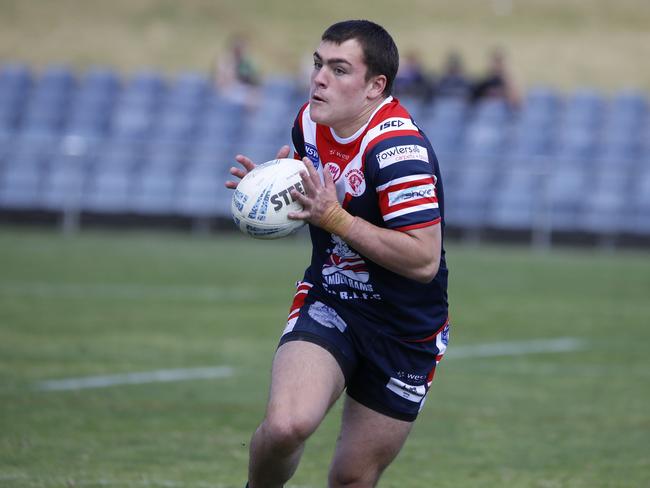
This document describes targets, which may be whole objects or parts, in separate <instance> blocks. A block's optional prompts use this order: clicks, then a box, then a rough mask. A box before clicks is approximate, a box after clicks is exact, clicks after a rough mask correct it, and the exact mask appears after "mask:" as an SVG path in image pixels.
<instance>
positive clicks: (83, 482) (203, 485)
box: [0, 473, 311, 488]
mask: <svg viewBox="0 0 650 488" xmlns="http://www.w3.org/2000/svg"><path fill="white" fill-rule="evenodd" d="M45 479H46V477H45V476H43V477H39V476H37V475H27V474H16V475H12V474H6V475H5V474H2V473H0V482H2V481H18V480H20V481H21V482H22V484H24V483H30V485H24V486H44V485H43V483H44V480H45ZM47 481H48V482H49V483H52V482H54V483H57V486H59V485H60V486H79V487H81V486H118V487H122V488H126V487H129V488H136V487H137V488H149V487H150V488H157V487H160V488H181V487H182V488H232V485H231V484H230V485H225V484H223V483H208V482H202V481H193V482H185V481H173V480H165V479H155V478H147V477H143V478H142V479H140V480H123V479H110V478H98V479H79V478H77V477H75V475H74V474H71V475H70V476H68V477H66V478H54V479H52V478H49V477H47ZM31 483H34V484H33V485H32V484H31ZM289 486H290V487H291V488H311V487H310V486H307V485H289Z"/></svg>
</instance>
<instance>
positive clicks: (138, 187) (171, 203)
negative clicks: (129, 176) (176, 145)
mask: <svg viewBox="0 0 650 488" xmlns="http://www.w3.org/2000/svg"><path fill="white" fill-rule="evenodd" d="M177 180H178V177H177V173H176V172H175V171H170V170H168V169H167V168H158V167H153V166H150V167H145V168H144V169H143V170H142V171H139V172H138V173H137V174H136V175H135V178H134V180H133V185H132V186H131V188H130V193H129V210H130V211H131V212H133V213H135V214H139V215H170V214H173V213H174V209H175V196H176V183H177Z"/></svg>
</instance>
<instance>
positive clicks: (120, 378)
mask: <svg viewBox="0 0 650 488" xmlns="http://www.w3.org/2000/svg"><path fill="white" fill-rule="evenodd" d="M584 348H585V343H584V341H582V340H580V339H576V338H572V337H560V338H557V339H537V340H531V341H515V342H495V343H490V344H477V345H475V346H458V347H451V348H450V349H449V352H448V353H447V355H446V357H448V358H451V359H466V358H489V357H499V356H521V355H525V354H540V353H562V352H572V351H577V350H580V349H584ZM232 375H233V368H231V367H229V366H214V367H205V368H189V369H161V370H157V371H146V372H140V373H125V374H116V375H105V376H87V377H82V378H65V379H59V380H48V381H41V382H40V383H38V384H37V385H36V389H37V390H40V391H66V390H67V391H70V390H85V389H89V388H107V387H111V386H121V385H138V384H144V383H157V382H171V381H187V380H196V379H215V378H227V377H230V376H232Z"/></svg>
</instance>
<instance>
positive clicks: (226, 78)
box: [213, 35, 261, 110]
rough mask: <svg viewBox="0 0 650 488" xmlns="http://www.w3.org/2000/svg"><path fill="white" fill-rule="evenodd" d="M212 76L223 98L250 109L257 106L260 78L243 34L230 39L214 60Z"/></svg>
mask: <svg viewBox="0 0 650 488" xmlns="http://www.w3.org/2000/svg"><path fill="white" fill-rule="evenodd" d="M213 78H214V84H215V88H217V90H218V91H219V93H220V94H221V95H222V96H223V97H224V98H226V99H228V100H230V101H232V102H233V103H236V104H240V105H243V106H245V107H246V108H247V109H250V110H253V109H255V108H256V107H257V105H258V99H259V93H258V91H259V85H260V83H261V79H260V74H259V72H258V70H257V68H256V66H255V63H254V62H253V59H252V57H251V56H250V54H249V52H248V42H247V40H246V39H245V38H244V37H243V36H241V35H235V36H233V37H232V38H231V39H230V41H229V44H228V50H227V52H226V53H225V54H224V55H223V56H221V57H218V58H217V59H216V60H215V66H214V70H213Z"/></svg>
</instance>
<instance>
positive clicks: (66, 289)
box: [0, 282, 262, 301]
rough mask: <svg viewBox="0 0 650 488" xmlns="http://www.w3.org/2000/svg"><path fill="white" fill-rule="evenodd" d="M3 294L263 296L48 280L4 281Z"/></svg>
mask: <svg viewBox="0 0 650 488" xmlns="http://www.w3.org/2000/svg"><path fill="white" fill-rule="evenodd" d="M0 295H27V296H34V297H42V298H106V299H116V298H120V299H133V300H141V299H165V300H169V299H183V300H205V301H234V300H238V301H248V300H254V299H258V298H260V297H261V296H262V295H261V293H260V291H259V290H257V289H255V288H252V287H238V288H233V287H220V286H191V285H150V284H136V283H48V282H4V283H2V282H0Z"/></svg>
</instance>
